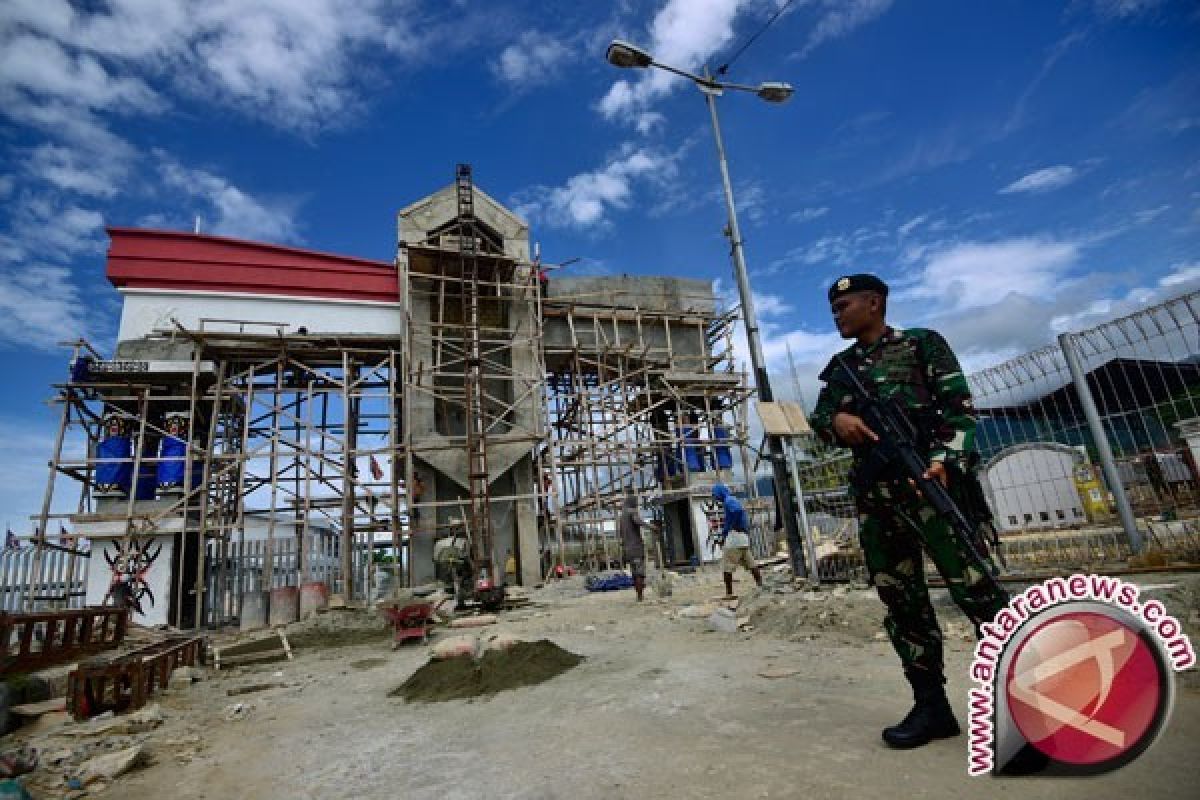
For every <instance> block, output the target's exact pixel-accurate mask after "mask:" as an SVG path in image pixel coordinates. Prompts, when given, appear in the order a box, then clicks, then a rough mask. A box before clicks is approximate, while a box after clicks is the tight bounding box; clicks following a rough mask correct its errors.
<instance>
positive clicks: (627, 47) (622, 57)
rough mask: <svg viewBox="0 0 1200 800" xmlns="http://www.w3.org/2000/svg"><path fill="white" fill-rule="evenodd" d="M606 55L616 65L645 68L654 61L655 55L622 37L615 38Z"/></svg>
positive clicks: (609, 61)
mask: <svg viewBox="0 0 1200 800" xmlns="http://www.w3.org/2000/svg"><path fill="white" fill-rule="evenodd" d="M604 57H605V58H606V59H608V63H610V64H612V65H613V66H614V67H623V68H628V67H635V68H638V69H645V68H646V67H648V66H650V65H651V64H653V63H654V57H653V56H651V55H650V54H649V53H647V52H646V51H645V50H643V49H642V48H640V47H638V46H636V45H632V44H630V43H629V42H626V41H624V40H622V39H613V40H612V43H611V44H610V45H609V46H608V52H607V53H605V55H604Z"/></svg>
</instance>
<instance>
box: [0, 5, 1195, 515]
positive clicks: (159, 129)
mask: <svg viewBox="0 0 1200 800" xmlns="http://www.w3.org/2000/svg"><path fill="white" fill-rule="evenodd" d="M780 2H781V0H647V1H646V2H637V1H635V0H625V1H624V2H611V3H604V2H592V3H581V2H565V1H564V2H533V1H532V0H529V1H527V2H522V1H521V0H490V1H489V2H482V1H479V2H468V1H467V0H460V1H459V2H453V1H447V0H441V1H440V2H418V0H395V1H394V2H385V1H384V0H360V1H359V2H354V3H336V2H333V0H269V1H268V2H250V1H249V0H209V2H206V3H203V4H193V3H187V2H184V0H113V1H112V2H88V3H83V2H75V3H70V2H66V1H65V0H6V2H5V3H3V4H0V125H2V126H3V127H2V128H0V131H2V136H0V203H2V210H0V270H2V271H3V281H0V358H2V359H3V363H4V366H5V371H4V374H5V375H6V377H7V384H8V391H7V392H5V393H4V394H3V397H0V459H2V460H3V462H4V463H5V464H6V465H7V466H8V470H7V474H6V476H5V478H4V479H3V481H0V511H2V512H3V516H5V517H6V518H7V519H8V520H9V521H10V522H12V524H13V525H14V527H16V528H18V529H19V530H24V529H25V528H26V527H27V526H26V523H25V522H24V519H25V518H26V517H27V515H28V514H29V513H31V512H32V511H33V510H34V509H35V508H36V507H37V506H38V505H39V503H40V497H41V491H42V488H43V487H44V480H45V458H46V457H47V456H48V455H49V452H50V448H51V446H52V439H51V436H52V432H53V428H54V420H55V417H54V415H53V413H52V411H51V410H50V409H49V408H48V407H47V406H46V405H45V404H44V402H43V401H44V400H45V399H46V398H47V397H49V396H50V394H51V392H50V389H49V384H50V383H51V382H52V381H55V380H58V379H61V378H62V377H63V376H64V375H65V369H66V351H64V350H62V349H61V348H58V347H57V346H56V343H57V342H59V341H61V340H64V339H72V338H75V337H76V336H79V335H84V336H86V337H88V338H89V339H90V340H92V341H93V342H95V343H96V344H97V345H98V346H99V347H100V349H102V350H106V351H107V350H108V349H109V348H111V343H112V339H113V336H114V333H115V322H116V319H117V314H118V313H119V297H118V295H117V294H116V292H115V291H114V290H113V289H112V288H111V287H110V286H109V285H108V283H107V281H106V280H105V279H104V275H103V269H104V251H105V248H106V245H107V239H106V237H105V235H104V232H103V226H104V225H136V226H149V227H164V228H174V229H184V230H190V229H191V228H192V225H193V224H194V220H195V219H196V218H197V217H199V218H200V220H201V222H200V225H201V228H202V230H204V231H205V232H209V233H217V234H225V235H231V236H238V237H245V238H251V239H260V240H265V241H272V242H280V243H285V244H294V245H299V246H304V247H310V248H314V249H318V250H327V251H332V252H337V253H345V254H349V255H356V256H364V257H368V258H377V259H382V260H388V259H390V258H391V257H392V255H393V253H394V248H395V212H396V211H397V210H398V209H399V208H402V207H403V206H405V205H407V204H408V203H409V202H411V201H413V200H415V199H418V198H420V197H422V196H424V195H425V194H427V193H429V192H432V191H434V190H435V189H437V188H439V187H441V186H442V185H444V184H446V183H449V182H450V180H451V178H452V174H453V169H454V165H455V164H456V163H457V162H459V161H466V162H469V163H471V164H472V165H473V166H474V168H475V176H476V182H477V183H478V185H480V186H481V187H482V188H483V189H484V190H486V191H487V192H489V193H490V194H492V195H493V196H494V197H496V198H497V199H499V200H500V201H501V202H504V203H506V204H509V205H510V206H511V207H513V208H515V209H517V210H518V211H519V212H520V213H522V214H523V215H525V216H526V217H527V218H528V219H529V221H530V223H531V225H532V227H533V232H534V239H535V240H537V241H539V242H540V243H541V247H542V252H543V254H544V256H545V258H546V259H547V260H548V261H551V262H555V261H564V260H567V259H571V258H580V259H581V260H580V261H578V262H577V263H575V264H573V265H572V266H571V267H569V268H568V270H567V272H565V273H564V274H572V273H574V274H589V273H590V274H597V273H621V272H626V273H647V274H680V275H688V276H693V277H704V278H711V279H712V280H714V281H718V282H719V284H718V287H719V289H720V290H722V291H724V292H728V290H729V288H730V287H731V286H732V281H731V278H730V268H729V261H728V258H727V246H726V243H725V240H724V239H723V238H722V235H721V231H722V227H723V224H724V208H723V205H722V201H721V197H720V192H719V177H718V173H717V167H716V159H715V155H714V149H713V142H712V136H711V130H710V127H709V123H708V117H707V113H706V111H705V108H704V104H703V102H702V100H701V98H700V95H699V94H698V93H697V92H696V90H695V89H694V87H692V86H691V85H690V84H688V83H687V82H686V81H683V80H680V79H676V78H673V77H671V76H669V75H666V74H665V73H658V72H653V71H651V72H644V71H630V70H617V69H615V68H613V67H611V66H609V65H608V64H607V63H606V62H605V60H604V50H605V47H606V45H607V43H608V41H609V40H610V39H612V38H614V37H620V38H625V39H628V40H630V41H633V42H636V43H639V44H641V45H643V46H645V47H647V48H648V49H650V50H651V51H652V52H654V53H655V55H656V56H657V57H658V58H659V60H661V61H663V62H667V63H672V64H675V65H678V66H681V67H685V68H691V69H698V68H700V67H702V66H703V65H704V64H708V65H710V66H712V67H716V66H717V65H719V64H721V63H724V61H726V60H727V59H728V58H729V57H730V56H731V55H732V53H733V52H734V50H735V49H736V48H737V46H738V45H739V44H740V43H742V42H743V41H745V40H746V38H747V37H748V36H749V35H751V34H752V33H754V32H755V31H756V30H758V29H759V28H761V26H762V25H763V23H764V22H765V21H766V19H767V18H768V17H770V16H771V14H773V13H774V12H775V11H776V10H777V8H778V7H779V5H780ZM728 77H729V78H730V79H732V80H735V81H739V82H744V83H750V84H754V83H758V82H759V81H762V80H783V81H788V82H790V83H792V84H793V85H794V86H795V87H796V90H797V91H796V95H795V96H794V97H793V99H792V100H791V102H789V103H788V104H786V105H782V106H776V105H768V104H765V103H762V102H760V101H758V100H757V99H756V98H754V97H753V96H750V95H738V94H731V95H728V96H726V97H724V98H722V99H721V100H720V109H721V114H722V125H723V129H724V133H725V136H726V141H727V145H728V150H729V157H730V165H731V170H732V172H733V177H734V183H735V190H736V194H737V196H738V200H739V206H740V213H741V221H742V227H743V233H744V235H745V238H746V249H747V257H748V261H749V264H750V269H751V280H752V283H753V285H754V288H755V291H756V294H757V295H758V296H759V313H760V315H761V317H762V318H763V322H764V329H765V331H766V333H767V342H766V350H767V355H768V359H769V360H770V362H771V364H772V366H773V367H775V368H776V372H777V374H778V375H779V377H778V378H777V379H776V383H777V384H779V385H780V387H781V388H786V387H787V386H790V384H791V381H790V380H788V379H787V376H786V375H785V374H784V373H783V372H782V369H783V368H784V367H785V365H786V355H785V345H790V346H791V348H792V350H793V352H794V353H795V355H796V359H797V361H798V362H799V364H800V370H801V373H802V382H803V383H804V385H806V386H812V385H813V384H812V376H813V373H814V372H815V370H816V369H817V368H818V367H819V366H820V365H821V364H823V363H824V361H825V360H826V359H827V358H828V355H829V353H830V352H831V351H832V350H833V349H834V348H836V347H837V346H839V344H840V340H838V339H837V338H836V336H835V335H833V334H832V333H831V327H830V323H829V319H828V308H827V306H826V304H825V301H824V291H825V288H826V287H827V286H828V284H829V283H830V282H831V281H832V280H833V279H834V278H836V277H837V276H838V275H840V274H842V273H844V272H848V271H873V272H876V273H878V274H879V275H881V276H882V277H884V278H885V279H886V280H888V281H889V282H890V283H891V284H892V286H893V300H892V303H891V316H892V319H893V320H894V321H895V322H897V323H898V324H903V325H916V324H923V325H929V326H933V327H937V328H939V329H941V330H943V331H944V332H945V333H946V334H947V335H948V337H949V338H950V340H951V342H952V343H953V344H954V345H955V346H956V347H957V348H958V349H959V351H960V352H961V354H962V355H963V356H964V360H965V361H966V363H967V364H968V365H969V366H972V367H981V366H985V365H987V364H990V363H994V362H995V361H997V360H999V359H1002V358H1005V357H1007V356H1011V355H1015V354H1017V353H1019V352H1023V351H1025V350H1028V349H1031V348H1034V347H1037V346H1039V345H1042V344H1044V343H1046V342H1048V341H1050V340H1051V338H1052V337H1053V335H1054V334H1055V333H1056V332H1058V331H1060V330H1064V329H1077V328H1080V327H1085V326H1087V325H1090V324H1093V323H1096V322H1099V321H1102V320H1103V319H1107V318H1109V317H1111V316H1113V315H1115V314H1118V313H1122V312H1125V311H1129V310H1132V309H1135V308H1138V307H1141V306H1143V305H1145V304H1148V303H1152V302H1155V301H1156V300H1159V299H1163V298H1165V297H1169V296H1173V295H1176V294H1179V293H1182V292H1185V291H1188V290H1190V289H1194V288H1196V287H1197V286H1200V248H1198V245H1200V11H1198V10H1197V6H1196V4H1195V3H1194V2H1188V0H1068V1H1067V2H1063V3H1054V2H1049V1H1048V0H1024V1H1022V0H993V1H990V2H984V1H983V0H977V1H975V2H968V1H967V0H925V1H924V2H913V1H912V0H909V1H907V2H906V1H905V0H894V1H893V0H794V2H792V3H791V4H790V6H789V7H788V9H787V11H786V12H785V13H784V14H783V15H782V16H781V17H780V18H779V20H778V21H777V22H776V23H775V24H774V26H773V27H771V28H770V29H769V30H768V31H767V32H766V33H765V34H763V35H762V36H761V37H760V38H759V39H758V41H757V42H756V43H755V44H754V45H753V46H752V47H751V48H750V49H749V50H747V51H746V52H745V54H744V55H742V56H741V57H740V58H738V59H737V60H736V62H735V63H734V64H733V66H732V68H731V69H730V72H729V76H728Z"/></svg>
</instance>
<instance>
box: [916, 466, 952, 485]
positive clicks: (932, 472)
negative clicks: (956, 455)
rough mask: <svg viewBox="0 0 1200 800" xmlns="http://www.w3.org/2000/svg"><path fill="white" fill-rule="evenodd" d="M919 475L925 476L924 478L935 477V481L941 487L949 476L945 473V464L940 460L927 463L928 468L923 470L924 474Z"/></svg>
mask: <svg viewBox="0 0 1200 800" xmlns="http://www.w3.org/2000/svg"><path fill="white" fill-rule="evenodd" d="M921 477H923V478H925V480H934V479H937V482H938V483H940V484H941V485H942V486H943V487H945V486H946V482H947V480H948V479H949V476H948V475H947V474H946V465H945V464H943V463H942V462H941V461H934V462H932V463H931V464H930V465H929V469H927V470H925V474H924V475H922V476H921Z"/></svg>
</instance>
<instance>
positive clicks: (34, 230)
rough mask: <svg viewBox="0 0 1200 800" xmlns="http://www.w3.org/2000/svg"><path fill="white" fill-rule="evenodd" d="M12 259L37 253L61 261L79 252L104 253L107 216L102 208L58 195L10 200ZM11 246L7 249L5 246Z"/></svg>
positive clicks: (24, 193) (22, 196)
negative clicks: (88, 206) (97, 209)
mask: <svg viewBox="0 0 1200 800" xmlns="http://www.w3.org/2000/svg"><path fill="white" fill-rule="evenodd" d="M8 211H9V215H10V226H11V227H10V231H9V232H8V234H7V239H8V242H9V243H10V245H11V250H10V255H11V256H12V257H11V258H6V259H3V260H9V261H16V260H19V259H24V258H27V257H28V256H27V254H30V253H32V254H36V257H37V258H38V259H45V260H61V259H66V258H69V257H71V256H74V255H77V254H80V253H102V252H104V244H105V240H104V217H103V215H101V214H100V212H99V211H96V210H94V209H89V208H82V207H80V206H77V205H74V204H68V203H67V202H65V201H63V200H62V199H61V198H60V197H58V196H57V195H56V194H43V193H31V192H23V193H21V194H20V195H19V196H18V197H17V199H16V200H15V201H14V202H11V203H9V206H8ZM6 249H8V248H6Z"/></svg>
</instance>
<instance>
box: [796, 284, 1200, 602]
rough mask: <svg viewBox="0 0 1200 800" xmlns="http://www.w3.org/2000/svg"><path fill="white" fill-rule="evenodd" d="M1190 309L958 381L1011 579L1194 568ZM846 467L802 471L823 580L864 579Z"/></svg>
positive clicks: (1199, 511)
mask: <svg viewBox="0 0 1200 800" xmlns="http://www.w3.org/2000/svg"><path fill="white" fill-rule="evenodd" d="M1198 306H1200V292H1193V293H1190V294H1187V295H1183V296H1181V297H1176V298H1173V299H1171V300H1168V301H1166V302H1163V303H1161V304H1159V305H1156V306H1152V307H1148V308H1145V309H1143V310H1140V311H1138V312H1136V313H1134V314H1130V315H1128V316H1124V317H1120V318H1118V319H1113V320H1110V321H1108V322H1105V323H1103V324H1101V325H1097V326H1095V327H1093V328H1089V329H1087V330H1082V331H1079V332H1073V333H1064V334H1062V335H1061V336H1060V337H1059V340H1058V342H1057V343H1056V344H1053V345H1049V346H1046V347H1043V348H1041V349H1038V350H1035V351H1032V352H1030V353H1025V354H1023V355H1020V356H1017V357H1016V358H1013V359H1010V360H1008V361H1005V362H1003V363H1000V364H996V365H994V366H991V367H988V368H986V369H983V370H981V371H979V372H975V373H973V374H970V375H968V383H969V384H970V386H971V390H972V394H973V396H974V400H975V406H976V408H977V410H978V414H979V424H978V427H977V431H976V445H977V448H978V450H979V454H980V463H979V474H980V478H981V482H982V484H983V487H984V491H985V494H986V495H987V498H988V502H989V504H990V506H991V508H992V512H993V515H994V517H995V523H996V526H997V529H998V530H999V531H1000V533H1001V538H1002V540H1003V542H1004V544H1005V556H1006V558H1007V559H1008V561H1009V566H1010V568H1012V569H1014V570H1018V571H1044V570H1054V569H1059V568H1079V567H1081V566H1089V565H1103V564H1109V565H1112V564H1125V565H1133V566H1137V565H1138V564H1142V563H1144V564H1146V565H1148V566H1159V565H1167V564H1172V563H1174V564H1178V563H1181V562H1190V563H1197V562H1200V553H1198V550H1197V543H1198V539H1200V537H1198V533H1197V531H1198V526H1200V469H1198V465H1200V316H1198V314H1197V308H1198ZM1064 348H1065V349H1064ZM1072 362H1074V363H1072ZM1089 405H1090V406H1091V408H1090V409H1089ZM1093 411H1094V413H1092V412H1093ZM849 466H850V458H849V453H848V452H847V451H844V450H839V449H833V448H826V447H823V446H821V445H820V443H818V442H813V443H811V445H810V447H809V449H808V451H807V452H806V453H805V458H803V459H802V464H801V466H800V481H801V483H802V485H803V487H804V495H805V508H806V510H807V512H808V516H809V524H810V527H811V528H812V530H813V533H814V537H815V539H816V543H817V549H818V553H819V555H820V574H821V576H822V578H823V579H826V580H845V579H848V578H852V577H858V576H859V575H861V574H862V569H861V555H860V554H859V551H858V542H857V534H858V522H857V514H856V512H855V510H854V506H853V502H852V499H851V497H850V495H849V492H848V486H847V473H848V470H849ZM1133 556H1136V558H1135V559H1134V560H1133V561H1131V560H1130V559H1131V557H1133Z"/></svg>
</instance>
